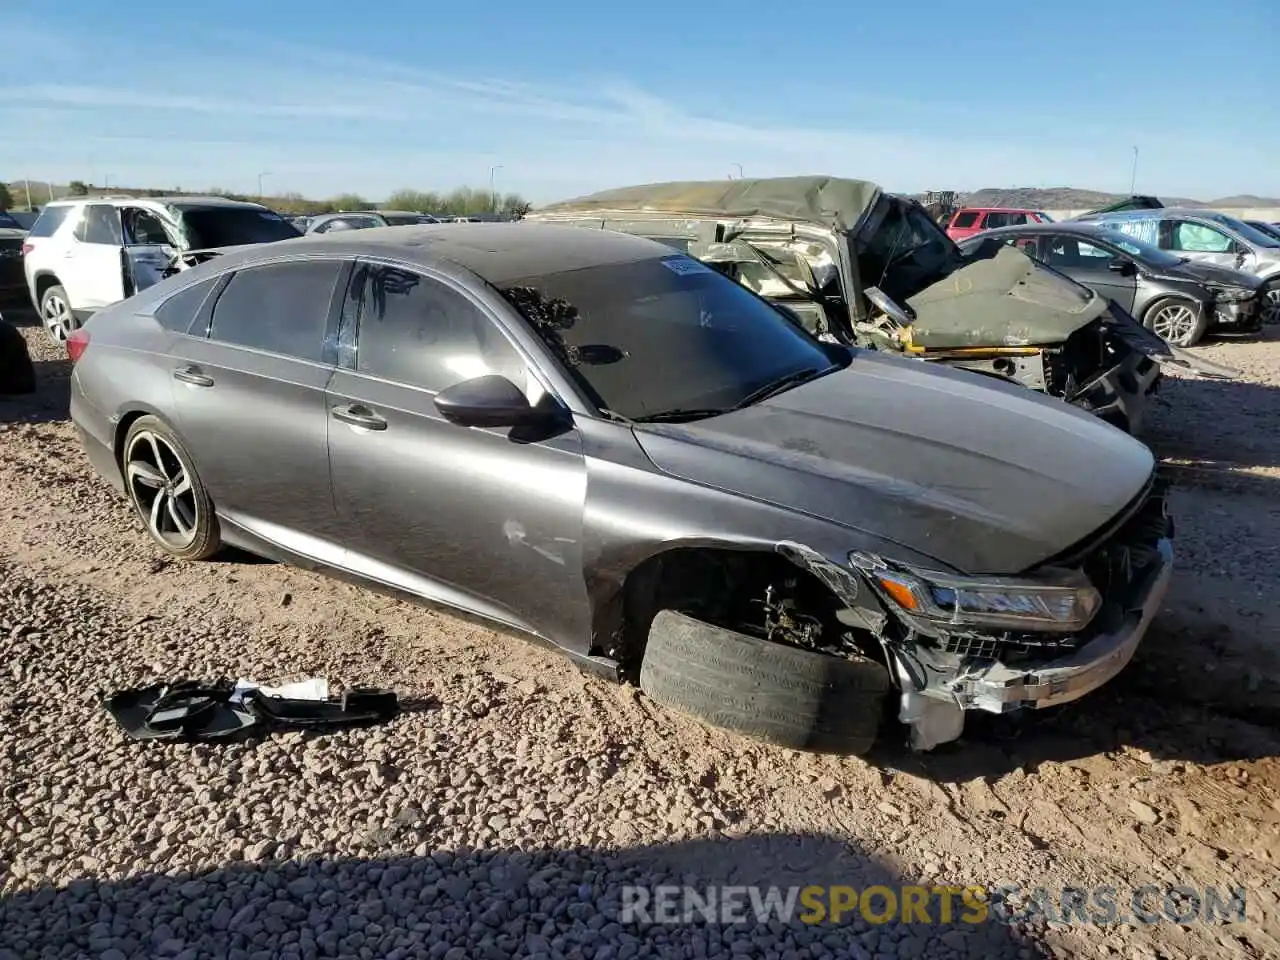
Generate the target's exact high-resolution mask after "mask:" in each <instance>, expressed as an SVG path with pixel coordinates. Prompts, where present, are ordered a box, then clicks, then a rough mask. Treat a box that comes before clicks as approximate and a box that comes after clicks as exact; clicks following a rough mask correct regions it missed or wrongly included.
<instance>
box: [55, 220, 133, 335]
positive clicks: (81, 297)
mask: <svg viewBox="0 0 1280 960" xmlns="http://www.w3.org/2000/svg"><path fill="white" fill-rule="evenodd" d="M123 248H124V238H123V233H122V232H121V227H120V211H119V210H118V209H116V207H115V205H114V204H110V203H89V204H85V206H84V208H83V209H82V210H81V212H80V219H79V221H78V222H77V223H76V225H75V227H74V228H73V230H72V232H71V240H70V242H69V243H68V244H67V246H66V247H65V248H64V250H63V255H62V258H61V262H60V263H53V264H50V267H51V269H53V270H54V271H55V272H56V274H57V276H58V279H59V280H60V281H61V282H62V286H63V288H64V289H65V290H66V291H67V296H68V298H70V300H71V308H72V309H73V310H86V311H93V310H101V309H102V308H103V307H109V306H111V304H113V303H118V302H119V301H121V300H123V299H124V296H125V292H124V261H123V256H122V251H123Z"/></svg>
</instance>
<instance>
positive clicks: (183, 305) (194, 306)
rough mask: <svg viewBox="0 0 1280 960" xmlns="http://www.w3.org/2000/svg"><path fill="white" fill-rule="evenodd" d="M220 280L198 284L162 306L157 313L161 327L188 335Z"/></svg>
mask: <svg viewBox="0 0 1280 960" xmlns="http://www.w3.org/2000/svg"><path fill="white" fill-rule="evenodd" d="M220 279H221V278H220V277H214V278H213V279H212V280H205V281H204V282H202V283H197V284H196V285H195V286H194V287H188V288H187V289H186V290H182V291H179V292H178V293H175V294H174V295H173V296H172V297H170V298H169V299H168V300H166V301H164V303H162V304H160V306H158V307H157V308H156V311H155V317H156V319H157V320H158V321H160V326H162V327H164V328H165V329H166V330H173V331H175V332H177V333H186V332H187V331H188V330H190V329H191V323H192V321H193V320H195V318H196V314H198V313H199V312H200V308H201V307H202V306H203V305H204V301H205V298H206V297H208V296H209V291H211V290H212V289H213V288H214V286H215V285H216V284H217V283H218V281H219V280H220Z"/></svg>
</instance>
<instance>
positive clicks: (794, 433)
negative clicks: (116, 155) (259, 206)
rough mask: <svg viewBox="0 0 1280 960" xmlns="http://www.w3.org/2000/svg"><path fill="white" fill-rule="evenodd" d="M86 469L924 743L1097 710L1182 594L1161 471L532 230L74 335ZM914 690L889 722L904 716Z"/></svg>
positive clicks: (655, 659)
mask: <svg viewBox="0 0 1280 960" xmlns="http://www.w3.org/2000/svg"><path fill="white" fill-rule="evenodd" d="M67 347H68V352H69V354H70V356H71V357H72V359H73V361H74V373H73V376H72V388H71V391H72V392H71V413H72V417H73V419H74V421H75V425H76V427H77V430H78V431H79V435H80V437H81V440H82V442H83V444H84V448H85V450H86V451H87V453H88V456H89V458H90V459H91V461H92V462H93V464H94V465H95V466H96V468H97V470H98V471H99V472H101V473H102V474H103V475H104V476H105V477H106V478H107V479H109V480H110V481H111V482H112V483H113V484H114V485H115V486H116V487H117V488H119V489H120V490H121V492H123V493H124V494H125V495H126V496H127V497H128V498H129V500H130V501H131V502H132V504H133V506H134V507H135V509H136V510H137V512H138V515H139V516H140V517H141V519H142V521H143V523H144V525H145V527H146V529H147V530H148V531H149V532H150V535H151V537H152V538H153V539H154V540H155V542H156V543H157V544H159V545H160V547H161V548H163V549H164V550H166V551H168V552H169V553H171V554H173V555H174V556H176V557H180V558H186V559H192V560H196V559H201V558H205V557H208V556H210V555H212V554H213V553H214V552H215V551H217V550H218V549H219V547H220V546H221V545H223V544H230V545H234V546H237V547H240V548H243V549H247V550H249V551H252V552H254V553H258V554H262V555H265V556H267V557H272V558H276V559H280V560H285V561H289V562H293V563H298V564H301V565H306V566H308V567H312V568H316V569H322V570H325V571H328V572H331V573H334V574H337V575H341V576H345V577H349V578H353V579H355V580H357V581H359V582H362V583H365V584H367V585H369V586H372V587H375V588H380V589H385V590H388V591H391V592H394V593H398V594H401V595H408V596H410V597H413V598H418V599H420V600H425V601H429V602H434V603H442V604H445V605H447V606H449V607H452V608H455V609H457V610H460V611H463V612H465V613H469V614H473V615H478V616H481V617H483V618H485V619H487V620H489V621H491V622H496V623H497V624H500V625H503V626H506V627H509V628H513V629H515V630H518V631H520V632H522V633H524V634H527V635H531V636H532V637H534V638H537V639H540V640H542V641H544V642H546V643H549V644H551V645H552V646H554V647H556V648H558V649H560V650H562V651H564V652H565V653H566V654H568V655H570V656H571V657H572V658H573V659H574V660H576V661H577V662H578V663H579V664H581V665H582V666H584V667H587V668H591V669H594V670H598V671H601V672H603V673H605V674H607V675H609V676H611V677H613V678H614V679H617V680H625V681H632V682H638V683H639V684H640V686H641V688H642V689H643V690H645V691H646V692H647V693H648V694H649V695H650V696H652V697H653V698H654V699H655V700H657V701H659V702H662V703H664V704H667V705H668V706H671V707H673V708H675V709H678V710H683V711H686V712H689V713H692V714H695V715H697V716H699V717H701V718H703V719H704V720H706V721H708V722H711V723H714V724H718V725H721V726H723V727H727V728H730V729H733V730H737V731H740V732H742V733H745V734H748V735H751V736H755V737H758V738H761V739H764V740H768V741H771V742H774V743H780V744H785V745H788V746H792V747H799V748H804V749H812V750H822V751H833V752H845V753H858V752H863V751H865V750H867V749H869V748H870V746H871V743H872V741H873V740H874V739H875V738H876V736H877V734H878V732H879V729H880V726H881V723H880V721H881V716H882V714H883V713H884V707H885V705H886V703H887V702H892V704H893V706H895V707H896V711H897V716H898V718H899V719H900V720H902V721H904V722H905V723H906V724H907V725H908V729H909V732H910V735H911V741H912V743H913V744H914V745H915V746H916V747H917V748H920V749H927V748H929V747H932V746H933V745H935V744H938V743H943V742H946V741H948V740H954V739H955V738H956V737H958V736H959V735H960V732H961V729H962V726H963V719H964V715H965V711H967V710H983V711H989V712H995V713H1003V712H1007V711H1012V710H1017V709H1021V708H1041V707H1048V706H1052V705H1055V704H1059V703H1064V702H1067V701H1070V700H1074V699H1076V698H1077V697H1080V696H1082V695H1083V694H1085V693H1086V692H1088V691H1090V690H1093V689H1095V688H1097V687H1098V686H1100V685H1102V684H1103V683H1105V682H1106V681H1107V680H1109V679H1110V678H1111V677H1113V676H1114V675H1115V674H1116V673H1118V672H1119V671H1120V670H1121V669H1122V668H1123V667H1124V665H1125V664H1126V663H1127V662H1128V661H1129V659H1130V657H1131V656H1132V655H1133V653H1134V650H1135V648H1136V647H1137V645H1138V644H1139V643H1140V641H1141V639H1142V637H1143V635H1144V633H1145V632H1146V630H1147V627H1148V625H1149V623H1150V621H1151V619H1152V617H1153V616H1154V614H1155V612H1156V610H1157V608H1158V607H1159V605H1160V602H1161V598H1162V597H1163V595H1164V592H1165V590H1166V586H1167V583H1168V579H1169V575H1170V568H1171V564H1172V548H1171V537H1172V525H1171V521H1170V520H1169V519H1168V516H1167V513H1166V510H1165V502H1164V494H1163V491H1162V487H1161V484H1160V483H1159V482H1157V480H1156V477H1155V470H1154V466H1155V465H1154V462H1153V458H1152V456H1151V454H1150V452H1149V451H1148V450H1147V448H1146V447H1145V446H1143V445H1142V444H1141V443H1140V442H1138V441H1136V440H1134V439H1132V438H1130V437H1128V436H1126V435H1125V434H1124V433H1122V432H1121V431H1119V430H1116V429H1115V428H1113V427H1110V426H1108V425H1107V424H1105V423H1102V422H1101V421H1099V420H1098V419H1097V418H1095V417H1092V416H1090V415H1089V414H1087V413H1084V412H1082V411H1079V410H1076V409H1074V408H1073V407H1070V406H1068V405H1067V404H1065V403H1063V402H1061V401H1060V400H1055V399H1050V398H1046V397H1042V396H1038V395H1036V394H1033V393H1031V392H1029V391H1027V390H1024V389H1022V388H1021V387H1018V386H1012V385H1005V384H1002V383H1000V382H998V381H994V380H991V379H990V378H987V377H982V376H979V375H976V374H970V373H965V372H960V371H956V370H952V369H948V368H941V367H938V366H935V365H930V364H926V363H923V362H919V361H914V360H908V359H902V358H898V357H892V356H886V355H882V354H877V353H874V352H864V351H860V350H856V349H850V348H848V347H844V346H837V345H834V344H827V343H822V342H819V341H817V340H815V339H814V338H813V337H811V336H810V335H809V334H808V333H806V332H805V330H804V329H803V328H802V327H801V326H799V325H798V324H797V323H795V322H794V320H793V319H791V318H789V317H787V316H785V315H783V314H782V313H779V312H778V311H777V310H776V309H775V308H774V307H772V306H771V305H770V304H769V303H768V302H766V301H765V300H763V299H761V298H759V297H757V296H756V295H755V294H753V293H751V292H750V291H748V290H747V289H745V288H744V287H742V286H741V285H739V284H737V283H735V282H733V281H732V280H730V279H728V278H726V277H724V276H722V275H721V274H719V273H717V272H716V271H714V270H713V269H711V268H710V267H708V266H706V265H704V264H702V263H700V262H699V261H697V260H694V259H691V258H689V257H688V256H685V255H683V254H679V253H674V252H673V251H672V249H671V248H670V247H667V246H664V245H662V244H659V243H655V242H652V241H649V240H644V239H641V238H638V237H633V236H627V235H624V234H620V233H611V232H608V231H588V230H581V229H576V228H573V227H560V226H552V225H546V224H535V223H512V224H458V225H450V226H440V227H437V226H423V227H387V228H376V229H371V230H362V231H350V232H346V233H342V234H337V235H329V236H321V237H318V238H300V239H297V240H286V241H282V242H280V243H275V244H269V245H262V246H257V247H250V248H241V249H239V250H233V251H229V252H228V253H226V254H225V255H223V256H220V257H217V258H215V259H213V260H210V261H208V262H206V263H203V264H201V265H199V266H196V267H194V268H193V269H190V270H186V271H183V272H182V273H179V274H177V275H176V276H173V277H170V278H169V279H167V280H164V281H162V282H161V283H158V284H156V285H155V286H153V287H151V288H149V289H147V290H145V291H143V292H142V293H140V294H138V295H136V296H134V297H132V298H131V299H129V300H126V301H123V302H121V303H119V304H117V305H115V306H113V307H111V308H109V309H107V310H104V311H102V312H100V313H98V314H97V315H96V316H95V317H94V318H93V319H92V320H90V321H89V323H88V324H87V325H86V326H85V327H84V328H83V329H82V330H81V331H80V332H78V333H76V334H75V335H74V336H73V337H72V338H71V339H70V340H69V341H68V344H67ZM890 698H892V701H890Z"/></svg>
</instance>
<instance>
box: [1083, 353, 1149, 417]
mask: <svg viewBox="0 0 1280 960" xmlns="http://www.w3.org/2000/svg"><path fill="white" fill-rule="evenodd" d="M1159 382H1160V364H1158V363H1157V362H1156V361H1155V360H1154V359H1152V358H1151V357H1150V356H1148V355H1146V354H1143V353H1139V352H1138V351H1136V350H1132V351H1129V353H1128V355H1127V356H1126V357H1125V358H1124V359H1123V360H1122V361H1120V362H1119V363H1117V364H1116V365H1115V366H1114V367H1112V368H1111V369H1109V370H1106V371H1104V372H1103V373H1100V374H1099V375H1098V376H1096V377H1095V378H1094V379H1092V380H1090V381H1089V382H1088V383H1087V384H1085V385H1084V386H1083V387H1081V388H1079V389H1078V390H1076V391H1075V392H1074V393H1073V394H1072V395H1071V396H1070V397H1067V398H1066V399H1067V400H1068V401H1069V402H1070V403H1073V404H1075V405H1076V406H1078V407H1082V408H1083V409H1085V410H1088V411H1089V412H1090V413H1092V414H1093V415H1094V416H1096V417H1099V418H1101V419H1102V420H1105V421H1106V422H1107V423H1109V424H1111V425H1112V426H1115V427H1119V428H1120V429H1121V430H1124V431H1126V432H1128V433H1134V434H1136V433H1137V432H1138V431H1139V430H1140V429H1141V427H1142V416H1143V414H1144V413H1145V412H1146V409H1147V397H1148V396H1149V395H1150V394H1151V393H1153V392H1154V391H1155V389H1156V385H1157V384H1158V383H1159Z"/></svg>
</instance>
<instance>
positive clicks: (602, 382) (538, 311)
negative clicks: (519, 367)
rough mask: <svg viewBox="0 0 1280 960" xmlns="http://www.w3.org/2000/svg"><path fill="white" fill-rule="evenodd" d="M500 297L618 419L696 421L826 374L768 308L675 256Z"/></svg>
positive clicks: (819, 355)
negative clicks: (790, 381) (773, 388)
mask: <svg viewBox="0 0 1280 960" xmlns="http://www.w3.org/2000/svg"><path fill="white" fill-rule="evenodd" d="M502 292H503V293H504V295H505V296H506V297H507V299H508V300H510V301H511V303H512V304H513V305H515V307H516V308H517V309H518V310H520V312H521V313H522V314H523V315H524V317H525V319H526V320H527V321H528V323H529V325H530V326H531V327H532V328H533V330H534V332H535V333H537V334H538V336H540V337H541V338H542V340H543V341H544V342H545V343H546V344H547V347H548V349H549V350H550V351H551V353H552V354H553V355H555V356H556V357H557V358H558V359H559V360H560V362H561V364H562V365H563V366H564V367H565V369H566V370H567V371H568V372H569V374H570V375H571V376H573V377H574V378H575V379H576V380H577V381H578V383H579V385H580V386H581V387H582V388H583V390H584V392H585V393H586V394H587V395H588V396H589V397H591V398H592V400H593V401H594V402H595V403H596V404H597V405H598V406H601V407H604V408H605V409H608V410H611V411H613V412H614V413H618V414H621V415H623V416H625V417H631V418H645V417H649V418H653V417H664V416H666V417H670V418H681V419H697V418H698V417H699V416H706V415H713V414H714V412H715V411H719V410H727V409H728V408H730V407H733V406H735V405H737V404H739V403H742V402H743V401H745V400H747V399H748V398H749V397H750V396H751V395H752V394H753V393H755V392H756V391H758V390H760V389H761V388H763V387H767V386H769V385H771V384H776V383H777V382H778V381H779V380H780V379H781V378H784V377H789V376H792V375H805V374H807V375H818V374H821V373H823V372H826V371H829V370H832V369H834V365H833V364H832V362H831V359H830V358H829V357H828V356H827V355H826V353H824V352H823V350H822V349H821V347H820V346H819V344H817V343H816V342H815V341H814V340H813V339H811V338H810V337H809V336H807V335H806V334H805V333H804V332H803V331H802V330H801V329H800V328H799V327H797V326H796V325H795V324H793V323H791V322H790V321H788V320H787V319H786V318H784V317H783V316H782V314H780V313H779V312H778V311H777V310H775V309H773V307H771V306H769V304H768V303H766V302H765V301H763V300H761V299H760V298H758V297H756V296H754V295H752V294H751V293H749V292H748V291H747V290H745V289H744V288H743V287H742V286H740V285H739V284H738V283H736V282H734V281H733V280H730V279H728V278H727V277H725V276H723V275H722V274H720V273H717V272H716V271H715V270H713V269H711V268H710V267H709V266H707V265H706V264H703V263H700V262H699V261H697V260H694V259H691V258H689V257H685V256H681V255H680V254H672V255H670V256H666V257H662V258H659V259H651V260H640V261H636V262H633V263H620V264H607V265H603V266H595V267H586V268H583V269H578V270H569V271H565V272H563V273H554V274H548V275H545V276H536V277H527V278H524V279H522V280H518V281H515V282H513V283H511V284H510V285H505V286H504V288H503V291H502ZM677 411H686V413H684V414H680V413H678V412H677ZM689 411H693V412H689ZM708 411H710V412H708Z"/></svg>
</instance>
